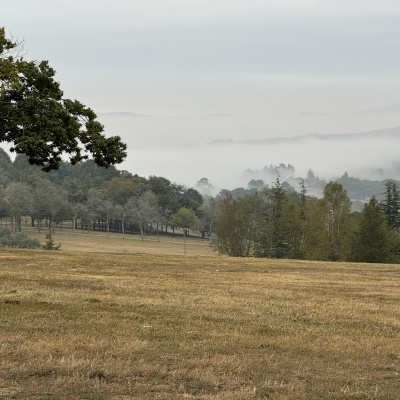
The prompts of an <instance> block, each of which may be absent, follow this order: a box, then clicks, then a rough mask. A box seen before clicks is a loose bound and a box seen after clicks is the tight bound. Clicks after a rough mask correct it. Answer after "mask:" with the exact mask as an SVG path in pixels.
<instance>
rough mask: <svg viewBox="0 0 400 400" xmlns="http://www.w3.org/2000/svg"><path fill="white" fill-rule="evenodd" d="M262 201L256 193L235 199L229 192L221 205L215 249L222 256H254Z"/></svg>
mask: <svg viewBox="0 0 400 400" xmlns="http://www.w3.org/2000/svg"><path fill="white" fill-rule="evenodd" d="M261 211H262V199H261V197H260V196H259V195H258V194H257V193H256V194H253V195H250V196H245V197H239V198H233V196H232V195H231V194H230V193H229V192H228V193H225V197H224V198H223V199H222V200H221V203H220V216H219V221H218V224H217V226H216V229H215V233H216V235H217V238H216V239H215V240H214V247H215V249H216V250H217V251H218V252H219V253H220V254H225V255H229V256H233V257H249V256H252V255H253V254H254V247H255V245H256V243H257V235H258V231H259V223H260V221H261V219H260V216H261Z"/></svg>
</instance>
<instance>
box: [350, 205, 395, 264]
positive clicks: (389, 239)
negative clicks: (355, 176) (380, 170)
mask: <svg viewBox="0 0 400 400" xmlns="http://www.w3.org/2000/svg"><path fill="white" fill-rule="evenodd" d="M393 239H394V233H393V232H391V230H390V228H389V225H388V222H387V220H386V218H385V214H384V212H383V211H382V208H381V205H380V204H379V202H378V200H377V199H376V198H375V197H372V198H371V199H370V200H369V202H368V203H366V204H365V205H364V208H363V210H362V211H361V218H360V222H359V228H358V232H357V235H356V239H355V241H354V242H353V246H352V252H351V253H352V256H351V258H352V261H359V262H369V263H385V262H391V261H393V257H394V256H393V255H392V253H391V251H390V250H391V248H392V246H393V244H394V241H393Z"/></svg>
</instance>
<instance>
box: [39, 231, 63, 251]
mask: <svg viewBox="0 0 400 400" xmlns="http://www.w3.org/2000/svg"><path fill="white" fill-rule="evenodd" d="M45 237H46V243H45V244H44V245H43V246H42V248H43V249H45V250H59V249H60V247H61V244H55V243H54V239H53V236H52V235H51V232H50V231H49V232H47V233H46V235H45Z"/></svg>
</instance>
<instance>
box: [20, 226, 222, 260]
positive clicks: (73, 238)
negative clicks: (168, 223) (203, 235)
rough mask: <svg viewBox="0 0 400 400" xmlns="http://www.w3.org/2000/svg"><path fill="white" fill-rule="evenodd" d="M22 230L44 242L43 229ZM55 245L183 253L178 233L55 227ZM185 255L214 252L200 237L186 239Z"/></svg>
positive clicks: (104, 250)
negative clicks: (132, 233)
mask: <svg viewBox="0 0 400 400" xmlns="http://www.w3.org/2000/svg"><path fill="white" fill-rule="evenodd" d="M23 232H25V233H27V234H28V235H29V236H30V237H36V238H37V239H39V241H40V242H41V243H44V242H45V241H46V239H45V234H46V232H47V231H46V230H43V231H42V232H41V233H39V232H38V231H37V229H36V228H30V227H27V226H24V227H23ZM53 239H54V241H55V243H56V244H61V250H63V251H89V252H101V253H126V254H134V253H148V254H165V255H183V254H184V242H183V238H182V236H180V235H176V236H172V235H159V236H157V235H145V237H144V240H143V241H142V238H141V236H140V235H139V234H134V235H131V234H126V235H124V236H123V235H122V234H120V233H114V232H111V233H110V234H109V235H108V234H107V232H98V231H95V232H93V231H90V232H87V231H82V230H75V231H72V229H68V228H66V229H65V228H64V229H62V230H60V229H56V230H55V232H54V233H53ZM186 254H187V255H195V256H212V255H216V254H215V253H214V252H213V251H212V249H211V247H210V241H209V240H207V239H200V238H193V237H190V238H187V239H186Z"/></svg>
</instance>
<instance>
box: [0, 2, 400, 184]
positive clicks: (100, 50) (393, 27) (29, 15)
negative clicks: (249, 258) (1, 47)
mask: <svg viewBox="0 0 400 400" xmlns="http://www.w3.org/2000/svg"><path fill="white" fill-rule="evenodd" d="M0 25H2V26H4V27H5V28H6V31H7V32H8V33H9V34H10V35H13V36H14V37H15V38H18V39H20V40H23V41H24V47H25V53H26V55H25V58H26V59H29V60H43V59H45V60H49V63H50V65H51V66H52V67H53V68H54V69H55V70H56V71H57V75H56V79H57V80H58V81H59V82H60V83H61V88H62V89H63V90H64V94H65V97H67V98H72V99H78V100H80V101H81V102H83V103H84V104H86V105H87V106H89V107H91V108H92V109H94V110H95V111H96V113H98V115H99V118H100V120H101V122H102V123H103V124H104V125H105V131H106V134H107V135H120V136H121V137H122V139H123V140H124V141H125V142H126V143H127V144H128V157H127V159H126V161H125V162H124V163H123V164H122V165H121V167H120V168H122V169H126V170H128V171H130V172H132V173H138V174H139V175H142V176H149V175H162V176H165V177H167V178H169V179H171V180H172V181H177V182H178V183H184V184H186V185H189V186H191V185H193V184H194V183H195V182H196V181H197V180H199V179H200V178H202V177H207V178H209V179H210V180H211V181H213V179H215V180H216V181H218V182H217V184H218V185H220V186H224V185H225V183H224V182H228V180H230V181H232V183H230V185H234V183H233V181H234V179H233V178H232V177H233V176H238V175H240V173H241V169H242V166H243V165H245V166H247V165H248V168H262V167H263V166H264V165H266V164H269V163H270V162H269V161H270V160H282V161H281V162H290V160H288V159H287V158H288V155H290V154H297V150H296V147H295V146H294V147H293V146H292V147H291V148H290V149H285V147H284V146H280V147H279V148H278V147H273V146H272V147H271V146H269V147H265V148H264V147H259V148H258V149H257V151H254V147H253V148H251V149H249V148H247V147H246V148H245V147H243V148H239V147H238V146H236V147H235V150H234V151H233V150H232V148H231V147H229V146H228V145H227V146H222V147H221V146H219V147H218V150H216V148H215V147H213V146H212V145H209V143H210V142H213V141H218V140H226V139H231V140H233V141H236V142H243V141H246V140H260V139H264V138H282V137H296V136H301V135H307V134H310V133H320V134H332V133H354V132H367V131H371V130H375V129H384V128H393V127H397V126H400V94H399V93H400V40H399V38H400V2H399V1H398V0H380V1H379V2H378V1H376V0H346V1H345V0H335V1H331V0H324V1H322V0H246V1H244V0H229V1H228V0H212V1H211V0H113V1H108V0H96V1H94V0H81V1H76V0H68V1H64V0H59V1H51V0H36V1H35V2H32V1H29V0H2V2H1V6H0ZM122 112H124V113H131V114H130V115H129V116H126V115H121V114H116V113H122ZM395 145H397V144H395ZM369 146H370V147H368V146H367V147H365V148H363V152H364V153H363V155H362V157H361V155H359V154H357V153H356V154H354V155H351V156H349V157H351V158H352V160H351V161H353V162H354V160H355V159H357V158H359V159H360V160H364V159H367V161H368V160H369V159H370V157H369V155H370V153H369V152H373V151H375V152H376V144H370V145H369ZM384 148H385V147H384V146H382V149H383V150H382V151H383V152H384ZM341 150H343V149H339V150H336V148H335V151H336V155H337V156H336V158H339V159H340V158H341V157H342V161H343V162H342V164H343V163H344V164H346V161H347V162H348V161H349V160H347V159H346V160H343V156H342V155H341V154H343V151H341ZM323 152H327V153H332V151H331V150H330V149H329V147H328V148H321V147H318V145H317V144H316V143H310V145H309V146H308V147H307V148H306V149H302V153H303V156H301V157H295V158H296V162H297V163H298V164H299V165H300V164H301V166H300V169H301V170H304V169H307V168H309V167H312V168H313V169H315V170H317V171H318V168H321V171H322V170H324V171H325V170H326V169H327V168H326V165H325V166H322V165H311V163H312V162H315V163H317V162H320V163H323V162H328V164H329V161H331V158H333V157H330V155H331V154H329V157H325V158H323V159H322V161H320V160H319V159H315V160H314V159H312V154H316V153H318V154H320V153H323ZM345 153H346V152H345ZM365 153H367V156H366V154H365ZM346 154H347V153H346ZM371 154H372V153H371ZM381 156H382V162H387V161H388V157H389V154H388V155H387V156H386V154H381ZM274 162H275V161H274ZM393 162H394V161H393ZM342 164H340V163H339V165H338V166H335V167H333V166H332V168H339V167H340V165H342ZM322 167H323V168H322ZM359 167H360V168H361V169H362V165H359ZM328 169H329V168H328ZM336 173H338V171H336V170H335V171H332V175H334V174H336ZM207 175H208V176H207Z"/></svg>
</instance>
